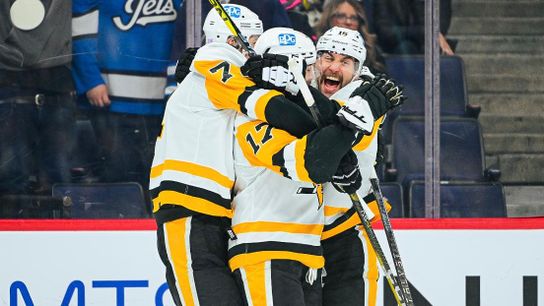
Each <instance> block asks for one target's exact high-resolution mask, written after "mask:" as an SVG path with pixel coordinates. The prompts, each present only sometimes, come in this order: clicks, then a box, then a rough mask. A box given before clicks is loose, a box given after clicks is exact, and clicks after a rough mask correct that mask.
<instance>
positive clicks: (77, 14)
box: [72, 0, 104, 94]
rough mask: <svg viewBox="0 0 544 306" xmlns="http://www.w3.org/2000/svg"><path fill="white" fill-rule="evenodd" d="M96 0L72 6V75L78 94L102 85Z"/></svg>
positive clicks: (77, 2)
mask: <svg viewBox="0 0 544 306" xmlns="http://www.w3.org/2000/svg"><path fill="white" fill-rule="evenodd" d="M98 20H99V1H98V0H74V2H73V5H72V41H73V53H74V56H73V59H72V68H73V69H72V75H73V78H74V83H75V86H76V91H77V93H78V94H83V93H85V92H87V91H88V90H90V89H92V88H93V87H95V86H97V85H100V84H104V80H103V79H102V76H101V74H100V69H99V67H98V60H97V58H96V54H97V49H98Z"/></svg>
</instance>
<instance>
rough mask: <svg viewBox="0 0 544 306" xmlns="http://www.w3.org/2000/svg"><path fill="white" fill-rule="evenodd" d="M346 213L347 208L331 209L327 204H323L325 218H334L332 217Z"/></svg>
mask: <svg viewBox="0 0 544 306" xmlns="http://www.w3.org/2000/svg"><path fill="white" fill-rule="evenodd" d="M346 211H348V208H345V207H332V206H328V205H327V204H325V208H324V212H325V217H330V216H334V215H338V214H343V213H345V212H346Z"/></svg>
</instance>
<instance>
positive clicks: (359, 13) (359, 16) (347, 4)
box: [317, 0, 385, 73]
mask: <svg viewBox="0 0 544 306" xmlns="http://www.w3.org/2000/svg"><path fill="white" fill-rule="evenodd" d="M334 26H338V27H342V28H348V29H351V30H357V31H359V33H361V35H362V36H363V39H364V41H365V47H366V50H367V57H366V61H365V63H364V65H365V66H367V67H369V68H370V70H371V71H372V72H374V73H376V72H385V60H384V58H383V56H382V54H381V51H380V50H379V48H378V46H377V45H376V36H375V35H374V34H371V33H370V31H369V30H368V22H367V18H366V13H365V10H364V8H363V6H362V5H361V3H360V2H359V1H357V0H331V1H326V2H325V5H324V7H323V14H322V15H321V22H320V23H319V24H318V26H317V32H318V35H319V36H321V35H322V34H323V33H325V32H326V31H327V30H328V29H330V28H332V27H334Z"/></svg>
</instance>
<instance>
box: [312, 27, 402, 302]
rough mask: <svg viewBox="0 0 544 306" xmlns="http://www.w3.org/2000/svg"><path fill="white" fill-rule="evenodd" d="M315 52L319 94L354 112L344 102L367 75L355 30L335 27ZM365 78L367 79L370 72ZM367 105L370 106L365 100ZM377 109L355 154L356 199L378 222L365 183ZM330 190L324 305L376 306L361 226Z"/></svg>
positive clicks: (392, 95)
mask: <svg viewBox="0 0 544 306" xmlns="http://www.w3.org/2000/svg"><path fill="white" fill-rule="evenodd" d="M317 52H318V60H317V64H316V66H317V67H316V68H317V72H318V74H319V77H318V78H317V84H318V87H319V89H320V90H321V92H323V94H325V95H327V96H329V97H331V98H332V99H339V100H344V101H348V102H347V103H346V105H345V108H346V109H345V110H349V109H351V110H354V109H357V107H358V106H357V103H353V104H352V103H350V102H360V101H354V100H347V99H348V98H349V97H350V96H352V95H353V94H354V93H356V92H357V91H358V90H360V88H361V84H362V83H363V81H362V80H358V76H359V75H361V74H362V72H363V71H364V69H365V67H363V66H362V63H363V62H364V61H365V58H366V50H365V48H364V41H363V39H362V37H361V35H360V34H359V33H358V32H356V31H353V30H349V29H343V28H339V27H334V28H332V29H330V30H328V31H327V32H326V33H324V34H323V36H322V37H320V39H319V41H318V43H317ZM366 74H367V75H369V73H368V72H366ZM365 78H369V77H365ZM367 81H368V79H367ZM374 82H375V83H376V85H377V86H378V87H382V88H384V90H385V91H386V92H388V93H389V94H388V98H389V101H390V106H391V107H395V106H398V105H399V104H401V103H403V100H404V99H405V98H404V97H403V96H402V90H401V89H400V88H399V87H396V86H395V85H392V86H391V85H387V84H389V82H391V81H390V80H388V79H387V78H384V77H382V76H378V77H377V78H376V80H374ZM368 102H372V100H371V99H369V100H368ZM376 106H378V107H371V111H372V114H366V117H367V118H368V117H373V118H374V119H375V122H374V126H373V128H372V132H371V134H370V135H368V136H365V137H364V138H363V140H362V141H361V142H359V143H358V144H357V145H356V146H354V148H353V149H354V151H355V152H356V153H357V158H358V163H359V169H360V171H361V175H362V186H361V188H359V194H361V195H363V196H364V195H366V196H365V197H364V201H365V202H366V203H367V204H368V205H369V206H370V207H371V208H372V210H373V211H374V212H376V215H377V216H379V214H378V213H377V211H378V209H377V207H376V201H375V199H374V196H373V194H372V193H371V187H370V181H369V179H370V178H371V177H375V172H374V165H375V160H376V154H377V136H376V135H377V131H378V128H379V126H380V124H381V123H382V121H383V119H384V117H383V115H384V114H385V113H386V111H387V110H383V109H380V107H379V105H376ZM340 113H343V111H340ZM350 113H353V112H351V111H348V112H347V113H344V114H345V115H346V116H345V117H344V118H351V119H353V120H352V121H351V122H350V123H351V124H355V125H357V124H358V123H357V116H349V114H350ZM348 124H349V123H348ZM332 187H333V186H331V185H328V184H325V185H324V187H323V189H324V191H323V193H324V203H325V219H326V220H325V224H326V225H325V229H324V232H323V236H322V239H323V241H322V245H323V249H324V256H325V259H326V265H325V274H326V276H325V277H324V287H323V305H325V306H331V305H375V304H376V294H377V290H378V288H377V281H378V277H379V273H378V263H377V259H376V255H375V252H374V250H373V248H372V247H371V246H370V243H369V241H368V237H367V236H366V233H365V232H364V231H363V230H362V227H361V226H358V224H360V222H361V220H360V219H359V216H358V215H357V213H356V211H355V209H354V208H353V207H352V204H351V201H350V199H349V198H348V197H347V195H345V194H342V193H339V192H337V190H335V188H332ZM387 205H389V204H388V203H387ZM376 220H377V218H376ZM376 220H373V221H376Z"/></svg>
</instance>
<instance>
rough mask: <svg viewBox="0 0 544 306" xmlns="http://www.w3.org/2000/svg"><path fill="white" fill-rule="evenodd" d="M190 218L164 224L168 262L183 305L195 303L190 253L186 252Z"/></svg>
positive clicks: (189, 305) (187, 249)
mask: <svg viewBox="0 0 544 306" xmlns="http://www.w3.org/2000/svg"><path fill="white" fill-rule="evenodd" d="M190 220H191V219H190V218H182V219H178V220H175V221H172V222H167V223H165V224H164V226H165V233H166V235H167V238H168V246H167V247H168V250H169V253H170V254H169V255H170V256H169V257H170V262H171V264H172V267H173V270H174V276H175V279H176V283H177V285H178V290H179V291H180V292H179V295H180V297H181V298H182V300H183V301H184V305H187V306H192V305H195V300H194V299H195V297H193V291H195V292H196V288H194V287H193V285H194V284H193V282H192V281H191V278H192V276H191V275H192V267H191V260H190V256H191V254H188V251H189V247H188V243H189V241H188V234H189V233H188V232H187V223H188V222H190Z"/></svg>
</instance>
